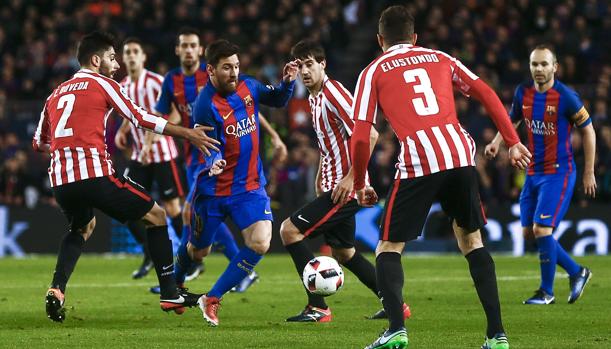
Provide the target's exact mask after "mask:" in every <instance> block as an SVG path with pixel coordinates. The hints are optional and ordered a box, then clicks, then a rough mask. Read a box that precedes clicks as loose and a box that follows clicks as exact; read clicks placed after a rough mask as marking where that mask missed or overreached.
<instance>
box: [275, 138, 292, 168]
mask: <svg viewBox="0 0 611 349" xmlns="http://www.w3.org/2000/svg"><path fill="white" fill-rule="evenodd" d="M272 146H273V147H274V156H276V159H277V160H278V162H279V163H284V162H285V161H286V158H287V157H288V155H289V151H288V149H287V148H286V144H284V142H283V141H282V139H281V138H280V137H272Z"/></svg>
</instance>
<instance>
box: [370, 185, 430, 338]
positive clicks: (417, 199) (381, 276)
mask: <svg viewBox="0 0 611 349" xmlns="http://www.w3.org/2000/svg"><path fill="white" fill-rule="evenodd" d="M440 176H441V174H434V175H430V176H426V177H419V178H413V179H396V180H395V181H394V182H393V184H392V185H391V187H390V190H389V192H388V196H387V197H386V203H385V205H384V212H383V214H382V217H381V222H382V223H381V229H380V241H379V242H378V246H377V248H376V284H377V287H378V290H379V291H378V294H379V296H380V298H381V299H382V305H383V306H384V311H385V312H386V315H387V316H388V322H389V328H388V330H387V331H386V332H384V334H383V335H382V336H380V338H378V339H377V340H376V341H375V342H373V343H372V344H371V345H369V346H368V347H367V348H371V349H376V348H381V347H384V348H385V346H384V343H389V342H396V343H397V347H400V348H404V347H406V346H407V342H408V339H407V332H406V329H405V317H404V312H403V304H404V301H403V283H404V275H403V266H402V265H401V254H402V253H403V249H404V248H405V243H406V242H407V241H411V240H414V239H416V238H417V237H418V236H419V235H420V233H421V232H422V228H423V227H424V223H425V221H426V217H427V214H428V212H429V210H430V208H431V205H432V204H433V199H434V198H435V196H436V193H437V190H438V187H439V185H440V180H441V178H442V177H440Z"/></svg>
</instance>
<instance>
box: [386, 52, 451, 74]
mask: <svg viewBox="0 0 611 349" xmlns="http://www.w3.org/2000/svg"><path fill="white" fill-rule="evenodd" d="M420 63H439V58H437V56H436V55H434V54H424V55H418V56H411V57H404V58H397V59H391V60H389V61H388V62H384V63H382V64H380V68H381V69H382V71H383V72H384V73H386V72H389V71H391V70H393V69H395V68H399V67H407V66H409V65H414V64H420Z"/></svg>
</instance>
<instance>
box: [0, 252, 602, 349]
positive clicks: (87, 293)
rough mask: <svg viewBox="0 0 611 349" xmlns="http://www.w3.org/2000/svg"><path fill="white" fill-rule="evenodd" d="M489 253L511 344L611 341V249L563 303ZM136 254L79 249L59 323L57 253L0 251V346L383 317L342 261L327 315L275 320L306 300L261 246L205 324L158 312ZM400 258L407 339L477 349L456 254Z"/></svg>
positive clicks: (356, 329) (181, 339)
mask: <svg viewBox="0 0 611 349" xmlns="http://www.w3.org/2000/svg"><path fill="white" fill-rule="evenodd" d="M370 258H372V256H370ZM495 260H496V265H497V276H498V278H499V289H500V294H501V302H502V308H503V317H504V322H505V327H506V330H507V333H508V336H509V339H510V345H511V348H611V315H610V312H611V287H610V285H611V257H594V256H591V257H584V258H578V261H579V262H580V263H583V264H585V265H587V266H589V267H590V268H591V269H592V271H593V273H594V276H593V278H592V280H591V282H590V284H589V285H588V287H587V288H586V291H585V293H584V296H583V298H582V299H580V300H579V301H578V302H577V303H576V304H574V305H569V304H567V303H566V298H567V296H568V279H567V278H566V277H565V276H563V275H559V276H558V277H557V279H556V289H555V291H556V297H557V303H556V304H555V305H551V306H526V305H522V304H521V302H522V300H524V299H525V298H527V297H529V296H531V294H532V292H533V291H534V290H535V289H536V288H537V286H538V262H537V259H536V257H535V256H528V257H524V258H512V257H507V256H495ZM138 263H139V258H138V257H127V258H119V257H106V256H96V255H86V256H83V257H82V258H81V260H80V261H79V264H78V266H77V268H76V271H75V273H74V274H73V277H72V280H71V281H70V284H69V285H68V292H67V298H66V299H67V303H66V304H67V307H68V313H67V319H66V321H65V322H64V323H63V324H59V323H54V322H52V321H50V320H48V319H47V318H46V315H45V311H44V294H45V290H46V287H47V284H48V282H50V278H51V273H52V271H53V267H54V265H55V257H51V256H45V257H32V258H26V259H19V260H16V259H10V258H9V259H0V270H2V272H1V273H0V275H1V278H0V279H1V282H0V348H35V347H37V348H90V347H91V348H93V347H97V348H174V347H175V348H195V347H197V348H291V349H299V348H308V349H313V348H316V349H319V348H363V347H364V346H365V345H367V344H369V343H370V342H372V341H373V340H374V339H375V338H376V336H377V335H378V334H379V332H380V331H381V330H382V329H383V328H384V327H385V326H386V325H387V323H386V322H385V321H371V320H365V319H364V317H365V316H366V315H370V314H372V313H373V312H375V311H376V310H378V309H379V308H380V304H379V302H378V301H377V299H376V298H375V297H374V296H373V294H372V293H371V292H370V291H369V290H368V289H366V288H365V287H364V286H363V285H361V284H360V283H359V282H358V280H357V279H356V277H355V276H354V275H353V274H351V273H350V272H349V271H346V282H345V285H344V288H343V289H342V290H341V291H339V293H337V294H336V295H334V296H331V297H329V298H327V301H328V304H329V305H330V307H331V309H332V310H333V316H334V318H333V322H331V323H328V324H293V323H285V322H284V319H285V318H286V317H287V316H290V315H294V314H296V313H297V312H299V311H300V310H301V309H302V307H303V306H304V305H305V299H306V298H305V295H304V293H303V292H304V291H303V289H302V287H301V284H300V281H299V279H298V278H297V275H296V273H295V270H294V267H293V265H292V263H291V260H290V258H289V256H288V255H269V256H266V257H265V258H264V259H263V261H262V262H261V264H260V265H259V266H258V267H257V270H258V272H259V273H260V275H261V281H260V282H259V283H257V284H255V285H254V286H253V287H252V288H251V289H250V290H249V291H248V292H246V293H244V294H228V295H226V296H225V299H224V301H223V303H222V307H221V310H220V313H219V317H220V321H221V323H220V326H219V327H217V328H210V327H208V326H207V325H206V324H205V322H204V321H203V320H202V317H201V314H200V312H199V310H198V309H197V308H192V309H189V310H188V311H187V312H186V313H185V314H184V315H182V316H177V315H174V314H166V313H163V312H162V311H161V310H160V309H159V305H158V303H157V298H156V296H154V295H152V294H149V293H148V287H149V286H151V285H153V284H155V278H154V276H153V275H152V274H151V275H149V276H147V277H146V278H145V279H143V280H141V281H133V280H131V278H130V274H131V271H132V270H133V269H134V268H135V267H136V266H137V264H138ZM226 263H227V262H226V260H225V259H224V258H223V257H222V256H220V255H214V256H212V257H210V258H209V259H208V260H207V271H206V273H205V274H204V275H202V276H201V277H200V278H199V279H197V280H195V281H193V282H191V283H190V284H189V285H188V286H189V287H190V288H191V289H192V290H194V291H201V292H203V291H206V290H207V289H208V288H209V287H210V286H211V284H212V282H213V281H214V280H215V279H216V277H217V276H218V275H219V274H220V272H221V271H222V269H223V268H224V266H225V265H226ZM403 267H404V270H405V289H404V293H405V297H406V298H405V299H406V301H407V302H408V303H409V304H410V305H411V307H412V312H413V315H412V319H411V320H408V322H407V327H408V331H409V337H410V348H479V346H480V345H481V344H482V343H483V337H484V335H485V332H484V330H485V321H484V315H483V311H482V310H481V306H480V304H479V302H478V300H477V296H476V294H475V290H474V288H473V286H472V282H471V279H470V276H469V272H468V269H467V263H466V261H465V260H464V258H462V257H460V256H445V255H442V256H411V255H407V256H405V257H404V258H403Z"/></svg>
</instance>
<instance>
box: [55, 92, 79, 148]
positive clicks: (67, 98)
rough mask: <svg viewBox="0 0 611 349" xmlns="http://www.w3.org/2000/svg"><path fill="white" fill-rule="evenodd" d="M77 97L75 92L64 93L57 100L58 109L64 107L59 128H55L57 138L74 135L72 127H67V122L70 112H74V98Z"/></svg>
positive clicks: (58, 124)
mask: <svg viewBox="0 0 611 349" xmlns="http://www.w3.org/2000/svg"><path fill="white" fill-rule="evenodd" d="M75 99H76V97H75V96H74V95H73V94H68V95H63V96H61V98H60V99H59V101H57V110H60V109H62V108H63V109H64V112H63V113H62V116H61V117H60V118H59V122H58V123H57V128H56V129H55V138H61V137H70V136H72V128H66V123H67V122H68V118H69V117H70V114H72V108H74V100H75Z"/></svg>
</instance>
